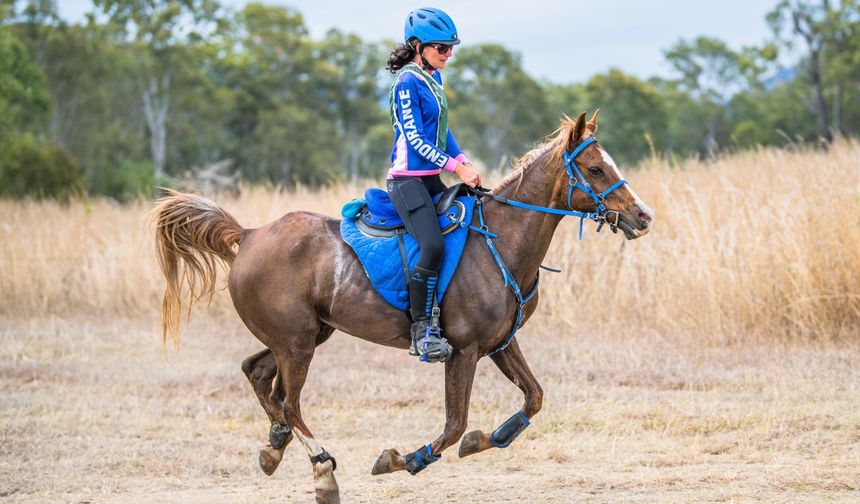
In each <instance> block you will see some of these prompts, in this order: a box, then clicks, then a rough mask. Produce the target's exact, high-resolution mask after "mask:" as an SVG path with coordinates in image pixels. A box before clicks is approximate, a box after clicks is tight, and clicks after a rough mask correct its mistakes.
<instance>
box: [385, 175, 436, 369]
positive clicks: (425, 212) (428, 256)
mask: <svg viewBox="0 0 860 504" xmlns="http://www.w3.org/2000/svg"><path fill="white" fill-rule="evenodd" d="M388 192H389V193H390V194H391V201H392V203H394V207H395V208H396V209H397V213H398V214H399V215H400V218H401V219H403V223H404V224H405V225H406V230H407V231H408V232H409V234H411V235H412V237H413V238H415V240H416V241H417V242H418V247H419V250H420V257H419V259H418V263H417V264H416V266H415V268H414V269H413V271H412V274H411V276H410V278H409V299H410V305H411V306H410V314H411V315H412V320H413V321H414V322H413V324H412V333H413V334H412V336H413V343H416V344H417V342H418V340H422V341H423V342H424V348H423V350H424V351H421V354H422V360H426V361H431V362H440V361H443V360H445V359H446V358H447V357H448V355H449V354H450V346H448V343H447V341H445V339H444V338H441V334H440V330H439V328H438V322H437V324H436V326H435V327H434V326H433V325H432V322H433V320H431V313H432V308H433V304H434V301H435V299H436V285H437V282H438V278H439V268H440V267H441V264H442V259H443V257H444V250H445V242H444V240H443V238H442V232H441V231H440V230H439V222H438V218H437V216H436V209H435V208H434V206H433V200H432V199H431V198H430V194H429V192H428V191H427V187H426V186H425V185H424V183H423V182H422V181H421V180H420V179H418V178H412V177H398V178H395V179H393V180H389V181H388ZM428 328H430V331H429V332H428ZM425 336H426V338H425ZM416 350H419V351H420V350H421V349H416Z"/></svg>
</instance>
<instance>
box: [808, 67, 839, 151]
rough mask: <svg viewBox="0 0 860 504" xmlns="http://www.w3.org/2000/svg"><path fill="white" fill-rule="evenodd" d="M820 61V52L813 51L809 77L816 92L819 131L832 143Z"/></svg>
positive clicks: (822, 136) (816, 113)
mask: <svg viewBox="0 0 860 504" xmlns="http://www.w3.org/2000/svg"><path fill="white" fill-rule="evenodd" d="M820 60H821V53H820V51H812V53H811V54H810V61H809V76H810V80H811V81H812V87H813V90H814V92H815V115H816V116H817V117H818V130H819V133H820V134H821V138H823V139H824V140H826V141H827V143H830V142H832V141H833V133H832V132H831V131H830V125H829V124H828V120H827V100H826V99H825V98H824V84H823V83H822V82H821V68H820V66H819V65H820Z"/></svg>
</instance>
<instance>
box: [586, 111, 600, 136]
mask: <svg viewBox="0 0 860 504" xmlns="http://www.w3.org/2000/svg"><path fill="white" fill-rule="evenodd" d="M599 113H600V109H597V110H595V111H594V115H593V116H591V119H589V120H588V123H586V125H585V128H586V129H587V130H588V131H590V132H591V134H592V135H595V134H597V114H599Z"/></svg>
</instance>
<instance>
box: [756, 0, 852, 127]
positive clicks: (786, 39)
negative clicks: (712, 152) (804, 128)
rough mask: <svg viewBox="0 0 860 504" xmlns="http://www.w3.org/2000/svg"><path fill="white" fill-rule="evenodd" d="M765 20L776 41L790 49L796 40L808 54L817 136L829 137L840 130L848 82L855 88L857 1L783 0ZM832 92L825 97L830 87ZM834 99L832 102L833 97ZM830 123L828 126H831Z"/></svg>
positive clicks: (806, 65)
mask: <svg viewBox="0 0 860 504" xmlns="http://www.w3.org/2000/svg"><path fill="white" fill-rule="evenodd" d="M767 20H768V23H769V24H770V26H771V29H772V31H773V33H774V35H775V36H776V38H777V40H778V42H779V43H780V44H781V45H782V46H783V47H786V48H789V49H790V48H793V47H794V46H795V44H796V42H797V41H798V39H799V41H800V42H801V44H802V45H803V46H804V49H805V52H806V56H805V58H804V61H803V71H804V74H805V77H806V79H807V82H808V83H809V86H810V87H811V91H812V93H811V94H812V100H811V102H812V103H811V105H812V108H813V110H814V111H815V117H816V120H817V123H818V130H819V135H820V137H821V138H823V139H824V140H826V141H828V142H829V141H831V140H832V139H833V130H836V131H837V132H841V131H842V117H841V112H842V102H843V94H844V92H845V90H846V86H850V87H851V88H856V82H857V80H856V77H857V73H856V70H855V68H856V65H855V64H854V62H855V61H857V60H858V57H857V56H856V51H857V45H858V43H857V42H856V40H857V38H858V37H860V26H858V23H860V2H858V1H857V0H841V1H840V2H839V3H838V5H833V3H832V2H831V1H830V0H819V1H810V0H782V1H780V2H779V3H778V4H777V6H776V7H775V8H774V10H773V11H771V12H770V13H768V15H767ZM831 86H832V87H833V88H834V89H835V93H834V95H833V96H832V97H829V96H828V94H829V93H828V88H829V87H831ZM831 100H832V101H831ZM828 101H830V102H831V103H833V104H834V108H833V109H832V110H833V114H832V115H833V116H834V122H833V123H831V122H830V117H829V116H830V115H831V112H830V107H829V105H828ZM831 126H832V129H831Z"/></svg>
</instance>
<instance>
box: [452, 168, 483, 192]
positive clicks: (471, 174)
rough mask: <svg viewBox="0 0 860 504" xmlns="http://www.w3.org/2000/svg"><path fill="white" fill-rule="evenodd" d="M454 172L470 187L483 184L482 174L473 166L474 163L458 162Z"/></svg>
mask: <svg viewBox="0 0 860 504" xmlns="http://www.w3.org/2000/svg"><path fill="white" fill-rule="evenodd" d="M454 173H455V174H457V176H458V177H460V180H462V181H463V182H465V183H466V185H467V186H469V187H475V186H479V185H481V174H480V173H478V171H477V170H475V169H474V168H472V163H457V167H456V168H454Z"/></svg>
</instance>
